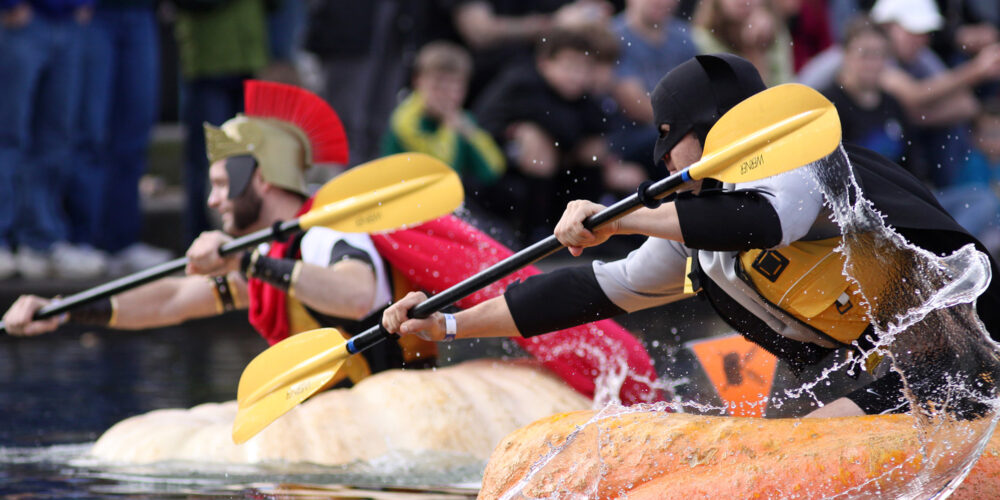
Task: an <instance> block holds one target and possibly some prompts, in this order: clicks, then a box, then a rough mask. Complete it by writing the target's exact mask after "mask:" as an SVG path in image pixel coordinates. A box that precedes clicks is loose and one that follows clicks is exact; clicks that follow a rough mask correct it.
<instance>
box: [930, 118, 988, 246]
mask: <svg viewBox="0 0 1000 500" xmlns="http://www.w3.org/2000/svg"><path fill="white" fill-rule="evenodd" d="M972 138H973V141H972V150H971V151H970V152H969V156H968V160H966V161H965V163H964V164H962V165H961V166H960V167H959V169H958V172H957V175H956V177H955V182H954V184H953V185H952V186H949V187H947V188H945V189H944V190H943V191H942V192H941V193H939V194H938V199H939V200H940V202H941V205H942V206H943V207H944V208H945V209H946V210H947V211H948V212H949V213H951V214H952V216H954V217H955V220H957V221H958V223H959V224H961V225H962V227H964V228H965V229H966V230H967V231H969V232H970V233H972V234H973V235H974V236H976V238H978V239H979V240H980V241H982V242H983V244H984V245H986V247H987V248H989V249H990V250H991V252H992V253H993V254H994V255H996V254H997V253H1000V198H998V197H1000V101H998V100H997V99H996V98H993V99H991V100H989V101H987V102H986V103H985V104H984V105H983V107H982V110H981V111H980V113H979V115H978V116H977V117H976V119H975V121H974V122H973V135H972Z"/></svg>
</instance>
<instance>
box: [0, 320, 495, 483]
mask: <svg viewBox="0 0 1000 500" xmlns="http://www.w3.org/2000/svg"><path fill="white" fill-rule="evenodd" d="M264 348H266V344H265V342H264V341H263V340H262V339H261V338H260V337H259V336H257V335H256V334H255V333H254V332H253V331H252V330H251V329H250V327H249V326H248V325H247V324H246V321H245V315H240V314H233V315H230V316H224V317H220V318H215V319H210V320H204V321H197V322H191V323H189V324H187V325H184V326H182V327H175V328H164V329H157V330H149V331H143V332H110V331H86V330H82V329H78V328H65V329H61V330H60V331H58V332H57V333H54V334H49V335H45V336H41V337H37V338H31V339H15V338H10V337H0V387H2V390H0V497H2V498H18V499H41V498H468V497H470V496H475V492H476V487H477V484H475V481H478V476H479V474H480V472H481V470H482V466H483V464H481V463H471V464H468V463H461V462H460V461H459V462H458V463H455V462H456V461H455V460H453V461H451V463H442V462H440V460H441V457H432V459H430V460H422V463H426V464H427V468H426V470H417V471H412V470H399V468H398V467H396V469H395V470H394V467H393V465H394V464H387V465H386V466H385V467H381V470H379V471H375V470H374V467H373V466H372V465H370V464H368V465H365V466H354V467H343V468H333V467H319V466H308V465H296V466H287V467H281V466H275V465H271V466H260V467H254V466H230V465H226V466H222V465H218V466H214V465H206V464H182V463H172V464H156V465H152V466H134V465H133V466H112V465H109V464H99V463H95V462H94V461H93V460H92V459H89V458H87V456H86V454H87V451H88V450H89V449H90V445H91V443H93V442H94V441H95V440H96V439H97V438H98V437H99V436H100V435H101V434H102V433H103V432H104V431H105V430H107V429H108V428H109V427H111V426H112V425H113V424H115V423H117V422H118V421H120V420H122V419H124V418H127V417H130V416H134V415H138V414H141V413H145V412H148V411H151V410H155V409H160V408H176V407H179V408H187V407H191V406H194V405H197V404H201V403H204V402H211V401H227V400H232V399H234V398H235V388H236V385H237V383H238V381H239V376H240V374H241V373H242V371H243V368H244V367H245V366H246V364H247V363H248V362H249V361H250V359H252V358H253V356H255V355H256V354H257V353H259V352H260V351H262V350H263V349H264ZM421 458H423V457H421ZM434 459H437V460H439V461H438V463H436V464H435V463H434ZM399 463H409V461H407V460H400V461H399ZM435 466H436V467H435ZM411 467H412V465H411ZM379 474H381V476H380V475H379ZM454 479H459V480H462V479H466V480H467V481H466V482H468V481H469V480H471V481H473V482H472V484H458V485H454V483H455V481H454ZM420 480H437V482H435V483H433V484H452V486H447V487H433V488H432V487H425V486H423V485H422V484H414V481H418V482H419V481H420ZM344 483H349V484H353V485H360V486H356V487H348V486H340V485H341V484H344ZM424 484H428V483H424ZM386 485H394V486H393V487H389V486H386ZM416 492H419V493H416Z"/></svg>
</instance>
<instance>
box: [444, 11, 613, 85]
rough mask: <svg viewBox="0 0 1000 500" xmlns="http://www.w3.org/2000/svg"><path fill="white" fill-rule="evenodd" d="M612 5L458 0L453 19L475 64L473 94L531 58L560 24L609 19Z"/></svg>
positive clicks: (529, 61)
mask: <svg viewBox="0 0 1000 500" xmlns="http://www.w3.org/2000/svg"><path fill="white" fill-rule="evenodd" d="M612 11H613V7H612V6H611V4H610V3H608V2H606V1H604V0H572V1H571V0H457V1H455V6H454V7H453V8H452V10H451V13H452V19H453V20H454V24H455V29H456V31H457V32H458V34H459V37H460V38H461V40H462V42H463V43H465V45H466V46H467V47H468V48H469V50H471V51H472V56H473V58H472V59H473V61H474V63H475V67H474V70H473V77H472V81H471V83H470V94H469V98H470V99H472V100H475V99H476V98H477V97H478V96H479V93H480V92H481V91H482V90H483V89H484V88H485V87H486V86H487V85H489V84H490V82H492V81H493V80H495V79H496V78H497V77H498V76H499V75H500V74H501V73H503V72H504V70H505V69H506V68H507V67H509V66H511V65H519V64H531V63H532V58H533V54H534V45H535V42H536V41H537V40H538V39H539V38H540V37H541V36H542V35H544V34H545V33H548V32H549V31H550V30H552V29H553V28H556V27H563V28H566V27H573V26H580V25H584V24H588V23H598V22H603V21H606V20H607V19H608V18H609V17H610V16H611V12H612Z"/></svg>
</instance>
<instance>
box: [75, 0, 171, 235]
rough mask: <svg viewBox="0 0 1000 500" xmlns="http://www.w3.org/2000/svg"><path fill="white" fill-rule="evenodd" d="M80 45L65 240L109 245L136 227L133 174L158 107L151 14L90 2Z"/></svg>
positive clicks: (139, 171)
mask: <svg viewBox="0 0 1000 500" xmlns="http://www.w3.org/2000/svg"><path fill="white" fill-rule="evenodd" d="M84 47H85V49H84V50H85V54H84V61H85V67H86V71H85V73H84V75H83V82H82V87H83V93H84V97H83V102H82V104H81V108H82V109H81V114H80V131H81V133H80V136H81V137H80V141H79V143H78V148H77V151H78V159H79V163H78V164H77V167H76V168H74V169H73V173H74V175H73V184H74V185H75V186H74V188H72V189H68V190H66V192H65V193H64V196H65V200H66V204H67V207H68V208H69V211H68V213H69V214H70V221H71V223H72V224H71V230H70V239H71V241H73V242H76V243H89V244H91V245H94V246H95V247H99V248H101V249H103V250H107V251H109V252H116V251H118V250H121V249H123V248H125V247H127V246H129V245H131V244H132V243H135V242H136V241H138V240H139V233H140V230H141V227H142V210H141V206H140V200H139V179H140V178H141V177H142V175H143V174H144V173H145V172H146V168H147V161H148V152H149V151H148V150H149V137H150V133H151V131H152V129H153V125H154V123H155V122H156V118H157V113H158V111H159V70H160V67H159V41H158V38H157V26H156V18H155V14H154V13H153V10H152V9H142V8H134V9H128V8H123V9H114V8H98V9H97V12H96V13H95V15H94V20H93V23H92V29H91V30H89V32H88V33H87V38H86V43H85V45H84Z"/></svg>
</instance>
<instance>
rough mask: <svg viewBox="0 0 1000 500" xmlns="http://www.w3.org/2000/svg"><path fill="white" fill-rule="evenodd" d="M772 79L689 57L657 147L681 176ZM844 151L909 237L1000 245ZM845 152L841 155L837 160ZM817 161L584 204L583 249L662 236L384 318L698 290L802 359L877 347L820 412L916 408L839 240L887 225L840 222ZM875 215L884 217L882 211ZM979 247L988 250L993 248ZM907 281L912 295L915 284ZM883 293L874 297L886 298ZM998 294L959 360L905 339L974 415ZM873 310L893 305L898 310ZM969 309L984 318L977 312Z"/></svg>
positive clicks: (580, 311)
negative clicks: (487, 295)
mask: <svg viewBox="0 0 1000 500" xmlns="http://www.w3.org/2000/svg"><path fill="white" fill-rule="evenodd" d="M764 89H765V86H764V83H763V82H762V81H761V78H760V75H759V73H758V72H757V70H756V69H755V68H754V66H753V65H752V64H751V63H750V62H748V61H746V60H745V59H742V58H740V57H737V56H734V55H729V54H713V55H700V56H697V57H695V58H693V59H690V60H688V61H686V62H685V63H683V64H681V65H679V66H677V67H676V68H675V69H674V70H672V71H671V72H670V73H668V74H667V75H666V76H665V77H664V78H663V79H662V80H661V81H660V82H659V84H658V85H657V86H656V88H655V89H654V91H653V94H652V99H651V103H652V106H653V114H654V118H655V125H656V127H657V128H658V130H659V133H660V137H659V139H658V140H657V142H656V146H655V149H654V155H655V159H656V160H657V161H660V160H662V161H663V162H664V163H665V164H666V168H667V170H668V171H669V172H670V173H675V172H678V171H680V170H682V169H684V168H685V167H688V166H689V165H691V164H693V163H695V162H696V161H698V160H699V159H700V158H701V156H702V153H703V148H704V144H705V139H706V137H707V135H708V131H709V130H710V129H711V128H712V126H713V125H714V124H715V123H716V121H717V120H718V119H719V118H720V117H721V116H722V115H723V114H724V113H725V112H726V111H728V110H729V109H730V108H732V107H733V106H735V105H736V104H738V103H740V102H741V101H743V100H744V99H746V98H748V97H750V96H752V95H754V94H756V93H757V92H760V91H762V90H764ZM804 147H808V145H804ZM844 149H845V150H846V155H847V158H849V160H850V164H851V165H852V167H853V172H854V178H855V179H856V181H857V183H858V185H859V186H860V191H861V194H862V195H863V196H864V198H866V199H868V200H870V201H871V202H872V205H873V207H874V209H875V210H877V211H878V212H880V213H881V214H882V215H883V216H884V222H885V224H886V225H887V226H889V227H890V228H892V230H894V231H895V232H896V234H899V235H902V236H903V237H904V238H905V239H906V240H907V241H909V242H910V243H913V244H915V245H916V246H918V247H920V248H923V249H925V250H928V251H930V252H932V253H934V254H937V255H946V254H951V253H952V252H954V251H956V250H958V249H960V248H962V247H963V246H965V245H967V244H972V245H974V246H975V248H977V249H979V250H982V251H985V249H984V248H983V246H982V245H981V244H980V243H979V242H977V241H976V240H975V239H974V238H973V237H972V236H971V235H969V234H968V233H967V232H966V231H965V230H963V229H962V228H961V227H960V226H959V225H958V224H957V223H956V222H955V221H954V219H952V218H951V217H950V216H949V215H948V214H947V213H946V212H945V211H944V209H942V208H941V206H940V205H939V204H938V203H937V201H936V200H935V199H934V196H933V195H932V194H931V193H930V192H929V191H928V190H927V189H926V188H925V187H924V186H923V185H922V184H921V183H920V182H919V181H918V180H917V179H916V178H914V177H913V176H912V175H910V174H909V173H908V172H906V171H905V170H904V169H903V168H902V167H900V166H898V165H895V164H894V163H892V162H890V161H889V160H886V159H885V158H882V157H881V156H879V155H877V154H876V153H873V152H871V151H869V150H866V149H863V148H860V147H855V146H850V145H846V146H845V147H844ZM842 155H843V153H841V152H840V151H835V152H834V153H833V154H832V155H830V157H828V158H827V159H824V160H822V162H827V161H828V160H829V161H833V162H834V165H836V167H835V168H833V169H832V170H830V169H829V168H828V169H827V171H832V172H834V173H838V172H839V174H841V175H845V174H846V173H848V172H850V170H848V169H847V168H845V167H846V165H847V163H846V161H843V160H842V158H843V156H842ZM838 158H840V159H841V160H840V163H836V162H837V161H838V160H837V159H838ZM812 168H813V167H810V168H799V169H794V170H791V171H788V172H785V173H782V174H780V175H776V176H773V177H770V178H766V179H763V180H759V181H753V182H747V183H743V184H739V185H733V184H722V183H719V182H717V181H713V180H706V181H703V182H702V183H701V184H700V185H698V186H697V187H695V188H694V189H693V190H691V191H688V192H683V193H679V194H678V195H677V196H676V197H674V198H672V199H669V200H668V201H666V202H664V203H662V204H660V205H658V206H657V203H655V200H653V202H652V203H649V204H647V207H644V208H641V209H639V210H637V211H635V212H632V213H630V214H629V215H626V216H625V217H623V218H621V219H618V220H617V221H616V222H614V223H609V224H606V225H604V226H602V227H600V228H599V229H596V230H595V231H593V232H591V231H588V230H587V229H585V228H584V227H583V225H582V221H583V220H584V219H585V218H586V217H588V216H590V215H592V214H595V213H597V212H599V211H601V210H602V209H604V208H605V207H603V206H601V205H599V204H596V203H592V202H589V201H580V200H578V201H574V202H571V203H570V204H569V205H568V206H567V208H566V211H565V212H564V214H563V216H562V218H561V220H560V221H559V223H558V225H557V226H556V229H555V234H556V236H557V238H558V239H559V241H560V242H561V243H563V244H564V245H566V246H567V247H569V249H570V252H571V253H572V254H573V255H575V256H578V255H580V253H581V251H582V250H583V248H585V247H591V246H595V245H599V244H601V243H603V242H604V241H606V240H607V239H608V238H609V237H611V236H612V235H615V234H643V235H646V236H648V237H649V238H648V239H647V241H646V242H645V243H644V244H643V245H642V246H641V247H640V248H639V249H637V250H635V251H633V252H632V253H631V254H629V255H628V256H627V257H626V258H624V259H622V260H619V261H616V262H610V263H604V262H594V263H593V264H591V265H584V266H579V267H571V268H565V269H560V270H557V271H554V272H550V273H545V274H543V275H538V276H534V277H532V278H529V279H527V280H525V281H524V282H523V283H521V284H520V285H518V286H511V287H509V288H508V289H507V291H506V293H505V294H504V295H503V297H499V298H497V299H494V300H490V301H487V302H485V303H483V304H480V305H479V306H477V307H474V308H471V309H468V310H466V311H462V312H460V313H458V314H456V315H455V316H454V319H455V321H454V322H453V324H451V325H446V324H445V322H444V321H443V319H442V316H441V315H440V314H435V315H433V316H431V317H429V318H427V319H423V320H419V319H407V317H406V312H407V311H408V310H409V309H410V308H412V307H413V306H414V305H416V304H418V303H420V302H422V301H423V300H425V297H424V296H423V295H422V294H420V293H413V294H410V295H409V296H407V297H406V298H405V299H404V300H402V301H400V302H398V303H396V304H395V305H393V306H391V307H390V308H389V309H387V310H386V311H385V313H384V315H383V319H382V323H383V325H384V326H385V327H386V329H388V330H389V331H390V332H398V333H400V334H404V335H405V334H417V333H419V334H421V335H422V336H425V337H429V338H434V339H442V338H444V336H445V334H446V328H447V329H449V330H451V331H452V332H451V333H453V334H454V335H455V336H457V337H459V338H462V337H479V336H511V335H522V336H525V337H528V336H533V335H539V334H542V333H545V332H548V331H551V330H554V329H558V328H564V327H565V326H566V325H571V324H578V323H582V322H585V321H593V320H595V319H598V318H605V317H612V316H617V315H620V314H624V313H626V312H633V311H637V310H640V309H645V308H649V307H654V306H659V305H663V304H666V303H669V302H674V301H677V300H681V299H685V298H689V297H692V296H695V295H696V294H697V295H702V296H704V297H706V298H707V299H708V301H709V303H710V304H711V305H712V306H713V308H714V309H715V310H716V311H717V312H718V314H719V315H720V316H721V317H722V318H723V319H724V320H725V321H726V322H727V323H728V324H729V325H730V326H732V327H733V328H734V329H735V330H736V331H737V332H739V333H741V334H742V335H743V336H745V337H746V338H747V339H748V340H750V341H752V342H754V343H756V344H758V345H760V346H761V347H763V348H764V349H766V350H768V351H770V352H771V353H773V354H774V355H776V356H777V357H779V358H781V359H784V360H786V361H787V362H788V363H789V364H790V365H791V366H792V368H793V369H795V370H800V369H801V368H803V367H805V366H809V365H814V364H816V363H819V362H820V360H821V359H823V358H825V357H826V356H827V355H828V354H830V353H831V352H832V351H834V350H837V349H840V348H844V347H849V348H851V349H853V350H854V352H856V353H857V354H860V355H862V357H861V358H860V360H861V361H859V362H861V363H862V364H863V366H864V368H865V369H867V370H868V371H869V372H870V373H872V374H873V375H874V381H873V382H871V383H869V384H867V385H865V386H864V387H861V388H860V389H857V390H854V391H852V392H848V393H846V394H843V392H842V393H841V394H843V395H842V397H839V398H837V399H835V400H834V401H832V402H830V403H828V404H826V405H823V406H821V407H819V408H816V409H815V410H813V411H812V412H811V413H809V416H813V417H832V416H852V415H863V414H878V413H887V412H902V411H906V410H907V409H908V408H909V406H908V401H909V400H908V399H906V398H904V397H903V392H902V389H903V380H902V378H901V377H900V375H899V374H898V373H897V371H895V370H891V369H890V365H891V363H889V362H883V360H884V358H883V356H881V355H880V354H884V353H885V351H874V350H872V346H873V345H874V344H875V343H877V342H879V338H878V335H877V333H876V330H875V329H874V328H873V326H874V325H873V323H876V324H879V325H882V326H884V323H885V321H884V320H882V323H879V322H873V321H870V319H869V307H867V304H868V303H867V302H865V301H864V298H863V297H862V294H861V291H860V290H859V283H863V282H865V280H855V279H848V278H846V277H845V276H844V275H843V274H842V272H843V269H844V260H843V259H844V257H843V255H842V254H841V253H838V252H836V251H835V249H836V248H837V247H838V245H841V243H842V242H844V241H845V240H848V239H850V240H851V242H852V243H851V244H852V245H861V244H862V243H863V242H864V241H866V238H865V235H868V234H870V232H871V231H874V230H875V229H873V228H870V227H869V228H865V229H863V230H862V231H860V232H858V233H856V234H855V233H853V232H851V233H850V234H851V238H846V237H845V234H848V231H845V230H843V229H842V228H841V227H840V226H839V225H838V224H837V223H836V222H834V220H833V219H832V217H831V206H832V205H831V204H830V202H831V200H826V199H825V195H824V194H823V193H824V191H823V189H821V186H820V185H819V183H820V182H821V181H820V179H818V177H817V176H816V175H814V174H813V170H812ZM875 218H876V219H877V216H876V217H875ZM875 225H876V226H880V225H879V224H878V223H877V221H876V223H875ZM851 231H853V229H852V230H851ZM859 235H860V237H858V236H859ZM859 242H862V243H859ZM869 250H870V248H869ZM917 253H919V252H917V251H916V250H912V249H911V250H897V252H896V254H898V255H901V256H903V257H902V258H903V260H906V259H907V258H909V257H910V256H912V255H914V254H917ZM890 254H891V252H889V251H888V250H885V251H884V253H883V255H884V256H885V257H886V258H889V257H890V256H891V255H890ZM896 254H892V255H896ZM973 255H975V254H973ZM870 257H871V258H869V259H868V260H864V256H861V262H860V264H858V265H856V266H855V267H853V268H852V269H854V270H860V271H862V272H863V271H872V273H871V274H870V276H869V277H870V279H868V281H867V283H869V284H870V283H876V284H878V285H879V286H882V288H879V290H882V291H886V294H887V295H888V292H889V291H890V288H889V286H888V285H891V284H882V283H878V281H879V279H882V278H880V277H881V276H882V275H883V274H885V275H886V276H888V274H887V271H885V270H886V269H887V268H882V267H880V266H882V265H883V263H882V262H880V261H879V260H878V259H879V257H880V254H879V253H878V252H871V253H870ZM929 258H930V257H929ZM978 258H980V259H983V260H982V261H981V262H985V259H988V257H985V256H979V257H978ZM982 267H983V275H984V276H985V275H988V274H989V271H988V269H994V270H995V269H996V265H995V263H993V262H992V260H990V261H989V265H985V264H984V265H983V266H982ZM884 271H885V272H884ZM872 277H873V278H872ZM914 278H916V276H914ZM900 281H904V280H900ZM916 281H917V280H916V279H914V282H916ZM686 285H687V286H686ZM903 288H905V286H904V287H903ZM903 292H904V293H903V296H905V292H906V290H905V289H904V290H903ZM871 296H872V297H873V299H872V300H873V301H876V299H881V298H882V297H875V296H874V295H871ZM998 298H1000V294H998V288H997V287H996V286H993V285H991V286H990V287H989V288H988V289H987V290H986V292H985V293H983V294H982V295H980V296H979V297H978V299H977V300H976V306H977V308H976V309H975V310H974V309H972V308H971V307H969V306H968V305H967V304H964V305H963V304H956V305H954V306H953V308H961V307H967V308H968V310H967V311H966V312H962V311H959V312H958V313H956V314H957V315H956V316H955V317H957V318H959V320H960V321H964V323H960V324H959V325H958V327H959V328H960V329H961V328H965V329H966V330H968V329H970V328H971V329H972V330H973V333H971V334H967V335H971V337H970V338H971V339H972V340H971V341H969V342H967V343H965V344H962V345H963V347H961V348H960V349H959V351H961V352H960V354H961V355H960V356H959V357H957V358H956V357H955V356H951V354H954V353H955V351H952V350H948V349H945V348H944V346H934V345H932V346H931V347H930V348H928V349H924V350H920V351H919V353H920V355H921V356H923V358H918V357H917V356H916V355H915V354H913V353H915V352H918V351H917V349H915V348H914V349H910V350H906V351H905V352H907V353H910V354H909V355H910V357H911V358H912V359H909V360H908V361H909V362H910V364H909V365H908V366H919V367H920V369H918V370H915V372H916V373H911V372H907V376H908V379H907V382H908V386H909V387H910V388H911V389H913V390H914V391H915V393H916V394H915V396H916V398H917V401H921V402H924V401H931V402H932V403H931V404H930V405H931V406H935V407H936V408H939V409H946V410H950V413H953V414H956V415H960V416H963V415H964V416H978V415H981V414H982V413H983V412H985V411H986V409H987V407H986V406H984V405H982V404H979V401H981V400H982V399H983V398H989V397H991V396H993V394H994V391H995V385H994V382H993V379H994V378H995V376H996V373H995V372H996V368H995V367H996V366H997V364H998V363H997V355H996V352H995V351H994V349H993V348H992V347H991V346H989V345H988V343H987V342H985V339H979V338H978V337H976V335H977V333H976V332H977V330H976V328H977V325H978V319H981V320H982V322H983V323H984V324H985V326H986V329H987V331H988V332H991V333H992V334H993V335H994V336H998V335H1000V329H998V323H997V321H996V314H997V313H998V311H1000V308H998V306H1000V301H998ZM879 307H881V304H879ZM872 310H874V311H875V312H876V313H878V315H881V314H884V313H885V311H884V310H879V309H872ZM976 311H978V319H977V318H976ZM962 314H966V315H967V316H969V317H971V319H968V318H965V319H964V320H963V319H961V318H963V316H962ZM876 317H880V316H877V315H876ZM938 333H940V332H938ZM956 333H962V332H956ZM947 334H948V333H947V332H945V334H944V335H947ZM980 340H981V341H980ZM970 345H971V346H970ZM894 354H895V353H894ZM911 374H912V375H916V376H914V377H911V376H910V375H911ZM963 374H964V375H963ZM949 376H950V377H952V381H959V382H963V381H964V382H965V383H966V384H965V387H966V389H968V390H969V393H968V394H967V397H965V396H958V395H956V396H954V397H952V399H951V400H949V399H948V396H947V395H945V394H944V393H943V392H941V391H942V390H943V389H941V387H943V385H944V384H943V382H944V378H945V377H949ZM956 377H957V378H956ZM962 377H965V378H964V379H963V378H962ZM844 392H847V390H845V391H844ZM921 404H922V405H923V403H921Z"/></svg>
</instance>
